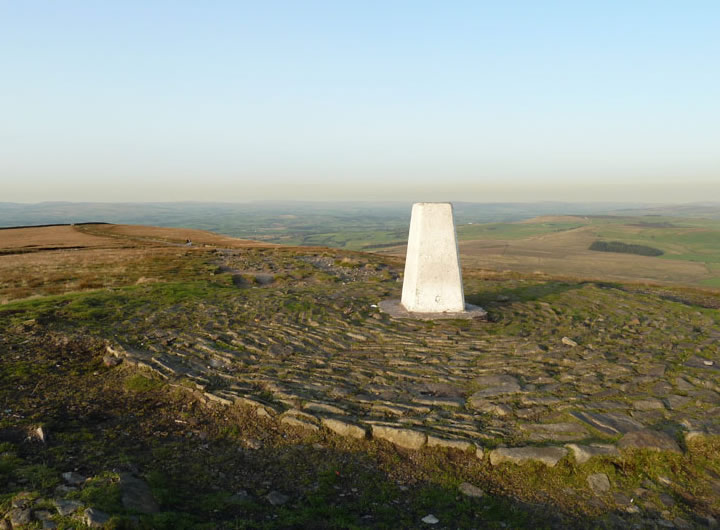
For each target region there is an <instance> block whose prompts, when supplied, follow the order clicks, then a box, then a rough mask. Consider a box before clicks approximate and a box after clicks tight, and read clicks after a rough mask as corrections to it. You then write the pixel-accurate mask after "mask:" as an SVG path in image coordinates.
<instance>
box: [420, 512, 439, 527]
mask: <svg viewBox="0 0 720 530" xmlns="http://www.w3.org/2000/svg"><path fill="white" fill-rule="evenodd" d="M420 520H421V521H422V522H423V523H425V524H438V523H439V522H440V519H438V518H437V517H435V516H434V515H433V514H431V513H429V514H427V515H426V516H425V517H423V518H422V519H420Z"/></svg>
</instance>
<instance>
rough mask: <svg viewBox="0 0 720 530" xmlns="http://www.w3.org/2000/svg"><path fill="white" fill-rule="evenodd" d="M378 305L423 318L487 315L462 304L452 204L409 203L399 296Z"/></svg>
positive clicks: (388, 309)
mask: <svg viewBox="0 0 720 530" xmlns="http://www.w3.org/2000/svg"><path fill="white" fill-rule="evenodd" d="M380 308H381V309H382V310H383V311H385V312H387V313H389V314H390V315H392V316H397V317H405V318H421V319H425V320H434V319H437V318H484V317H485V316H486V315H487V313H486V312H485V311H484V310H483V309H481V308H479V307H476V306H471V305H469V304H465V295H464V293H463V286H462V272H461V270H460V255H459V253H458V246H457V235H456V234H455V222H454V220H453V209H452V204H450V203H449V202H418V203H415V204H413V208H412V217H411V218H410V234H409V236H408V247H407V257H406V259H405V277H404V279H403V290H402V300H400V301H399V303H398V301H397V300H386V301H385V302H382V303H381V304H380Z"/></svg>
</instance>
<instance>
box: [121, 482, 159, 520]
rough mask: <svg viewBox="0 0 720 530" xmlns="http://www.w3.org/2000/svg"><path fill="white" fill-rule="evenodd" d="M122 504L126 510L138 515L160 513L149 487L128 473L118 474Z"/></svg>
mask: <svg viewBox="0 0 720 530" xmlns="http://www.w3.org/2000/svg"><path fill="white" fill-rule="evenodd" d="M120 491H121V493H122V503H123V506H124V507H125V509H126V510H131V511H134V512H139V513H157V512H159V511H160V506H159V505H158V503H157V501H156V500H155V497H153V494H152V491H151V490H150V486H148V484H147V482H145V481H144V480H142V479H140V478H137V477H135V476H133V475H131V474H130V473H121V474H120Z"/></svg>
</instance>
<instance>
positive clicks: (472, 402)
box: [468, 395, 512, 417]
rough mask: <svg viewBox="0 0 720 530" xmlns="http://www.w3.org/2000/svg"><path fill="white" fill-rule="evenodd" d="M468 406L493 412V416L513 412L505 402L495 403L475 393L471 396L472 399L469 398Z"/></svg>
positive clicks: (489, 412) (485, 411)
mask: <svg viewBox="0 0 720 530" xmlns="http://www.w3.org/2000/svg"><path fill="white" fill-rule="evenodd" d="M468 406H470V407H471V408H474V409H476V410H479V411H480V412H484V413H486V414H492V415H493V416H500V417H502V416H508V415H510V414H512V409H511V408H510V407H509V406H507V405H503V404H495V403H492V402H490V401H488V400H487V399H483V398H478V397H475V395H473V396H470V399H469V400H468Z"/></svg>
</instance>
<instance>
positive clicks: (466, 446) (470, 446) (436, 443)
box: [427, 435, 475, 452]
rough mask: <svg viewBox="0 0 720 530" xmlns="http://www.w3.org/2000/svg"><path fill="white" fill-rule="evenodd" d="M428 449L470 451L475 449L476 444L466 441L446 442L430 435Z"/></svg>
mask: <svg viewBox="0 0 720 530" xmlns="http://www.w3.org/2000/svg"><path fill="white" fill-rule="evenodd" d="M427 446H428V447H443V448H445V449H457V450H458V451H463V452H465V451H470V450H474V449H475V444H474V443H471V442H467V441H465V440H446V439H445V438H438V437H437V436H431V435H428V437H427Z"/></svg>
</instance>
